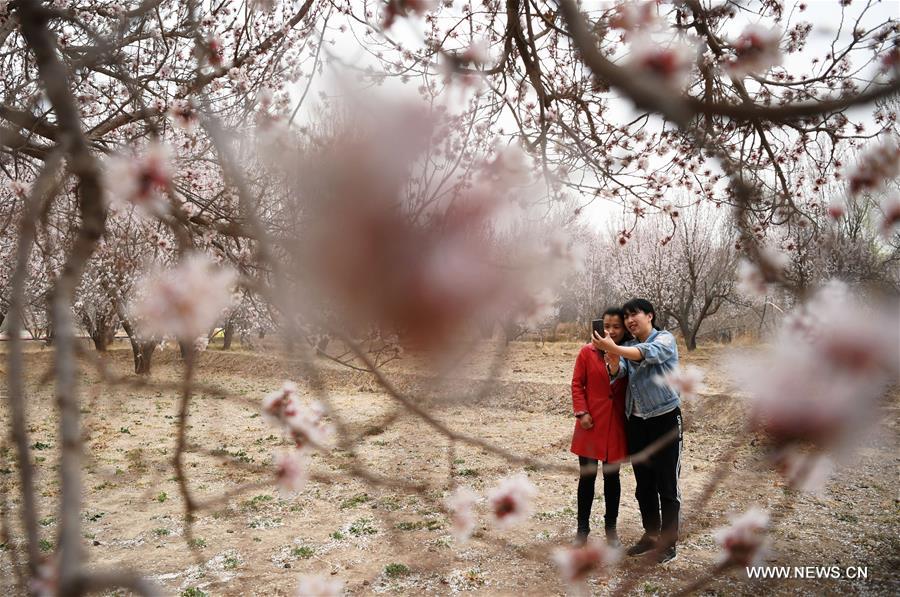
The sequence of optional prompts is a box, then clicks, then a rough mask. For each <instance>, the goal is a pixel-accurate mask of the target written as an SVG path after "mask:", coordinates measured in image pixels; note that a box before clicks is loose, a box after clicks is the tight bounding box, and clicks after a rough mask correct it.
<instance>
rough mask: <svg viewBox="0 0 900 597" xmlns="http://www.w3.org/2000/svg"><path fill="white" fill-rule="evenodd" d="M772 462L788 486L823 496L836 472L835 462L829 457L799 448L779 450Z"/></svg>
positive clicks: (790, 447) (791, 447)
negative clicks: (829, 480)
mask: <svg viewBox="0 0 900 597" xmlns="http://www.w3.org/2000/svg"><path fill="white" fill-rule="evenodd" d="M772 460H773V462H774V464H775V469H776V470H777V471H778V472H779V473H781V476H782V477H784V479H785V481H786V482H787V484H788V486H789V487H791V488H792V489H796V490H797V491H805V492H808V493H815V494H821V493H822V491H823V490H824V489H825V483H826V482H827V481H828V478H829V477H830V476H831V474H832V473H833V472H834V461H833V460H832V459H831V458H829V457H828V456H827V455H825V454H818V453H815V454H814V453H809V452H805V451H802V450H801V449H799V448H798V447H797V446H788V447H786V448H783V449H781V450H779V451H778V452H776V453H775V454H774V456H773V458H772Z"/></svg>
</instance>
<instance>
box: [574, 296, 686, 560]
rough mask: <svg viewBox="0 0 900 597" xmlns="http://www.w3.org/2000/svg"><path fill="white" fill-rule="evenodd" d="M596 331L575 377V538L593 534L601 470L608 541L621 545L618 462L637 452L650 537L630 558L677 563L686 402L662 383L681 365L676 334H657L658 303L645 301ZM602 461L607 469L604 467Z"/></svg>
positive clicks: (613, 313)
mask: <svg viewBox="0 0 900 597" xmlns="http://www.w3.org/2000/svg"><path fill="white" fill-rule="evenodd" d="M601 321H602V325H601ZM592 328H593V329H592V339H591V343H590V344H587V345H585V346H584V347H583V348H582V349H581V351H580V353H579V354H578V358H577V360H576V361H575V371H574V372H573V374H572V406H573V408H574V412H575V417H576V423H575V432H574V435H573V436H572V452H573V453H574V454H576V455H577V456H578V463H579V468H580V476H579V479H578V532H577V535H576V541H577V542H578V543H579V544H583V543H584V542H585V541H586V540H587V537H588V534H589V533H590V531H591V527H590V518H591V505H592V503H593V501H594V483H595V481H596V479H597V471H598V468H600V470H601V472H602V474H603V498H604V502H605V505H606V512H605V514H604V526H605V530H606V541H607V542H608V543H609V544H610V545H611V546H613V547H618V546H619V539H618V535H617V534H616V519H617V518H618V513H619V497H620V494H621V485H620V483H619V464H618V463H620V462H621V461H623V460H625V459H626V457H628V456H629V455H630V456H631V457H632V458H634V459H635V462H632V468H633V469H634V478H635V482H636V486H637V488H636V489H635V497H636V498H637V501H638V507H639V509H640V512H641V522H642V523H643V527H644V534H643V536H641V538H640V540H639V541H638V542H637V543H635V544H634V545H632V546H631V547H629V548H628V549H627V550H626V553H627V554H628V555H630V556H638V555H641V554H651V555H652V557H655V558H656V560H657V562H659V563H660V564H663V563H666V562H669V561H671V560H672V559H674V558H675V543H676V541H677V539H678V518H679V508H680V506H681V492H680V490H679V488H678V476H679V474H680V472H681V443H682V441H681V409H680V398H679V396H678V393H677V392H676V391H675V390H673V389H671V388H670V387H669V386H667V385H665V384H660V383H659V382H658V379H659V378H660V377H662V376H663V375H664V374H666V373H669V372H670V371H672V370H673V369H674V368H676V367H677V365H678V348H677V347H676V345H675V337H674V336H673V335H672V334H671V333H670V332H667V331H665V330H659V329H657V327H656V313H655V311H654V310H653V305H652V304H651V303H650V302H649V301H647V300H645V299H632V300H630V301H628V302H627V303H625V304H624V305H623V306H622V308H611V309H607V310H606V312H604V313H603V319H602V320H595V322H594V323H593V325H592ZM651 446H652V447H651ZM648 447H650V449H649V450H648ZM645 450H646V452H644V454H641V453H642V452H643V451H645ZM647 454H649V456H646V455H647ZM636 455H637V458H635V456H636ZM644 456H646V457H644ZM598 462H599V463H602V464H603V465H605V466H602V467H598Z"/></svg>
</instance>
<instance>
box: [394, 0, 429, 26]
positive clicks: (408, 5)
mask: <svg viewBox="0 0 900 597" xmlns="http://www.w3.org/2000/svg"><path fill="white" fill-rule="evenodd" d="M435 4H436V2H435V0H388V3H387V6H386V7H385V9H384V28H385V29H390V27H391V25H393V24H394V21H395V20H396V19H397V17H398V16H402V17H407V16H409V15H410V14H414V15H416V16H421V15H423V14H425V13H426V12H428V11H429V10H433V9H434V8H435Z"/></svg>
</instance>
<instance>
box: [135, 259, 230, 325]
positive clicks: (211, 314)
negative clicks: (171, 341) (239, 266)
mask: <svg viewBox="0 0 900 597" xmlns="http://www.w3.org/2000/svg"><path fill="white" fill-rule="evenodd" d="M236 278H237V275H236V274H235V272H234V270H232V269H230V268H226V267H217V266H215V265H214V264H213V263H212V261H210V259H209V258H208V257H206V256H205V255H203V254H200V253H192V254H190V255H188V256H187V257H185V258H184V259H182V261H181V262H180V263H179V264H178V265H176V266H175V267H174V268H172V269H169V270H157V271H155V272H153V273H151V274H149V275H147V276H145V277H144V278H143V279H142V280H140V281H139V282H138V285H137V291H136V293H135V294H136V299H135V300H134V302H133V304H132V306H131V312H132V315H133V316H134V317H135V319H136V320H137V321H138V322H139V326H138V327H139V329H140V330H141V333H142V334H147V335H149V336H177V337H179V338H182V339H185V340H188V341H192V340H193V339H194V338H196V337H198V336H200V335H204V334H206V333H207V332H208V331H209V329H210V328H212V326H213V324H215V322H216V320H217V319H218V318H219V317H220V316H221V314H222V312H223V311H224V310H225V309H227V308H228V307H229V306H230V305H231V302H232V298H233V297H232V292H231V291H232V288H233V286H234V284H235V281H236Z"/></svg>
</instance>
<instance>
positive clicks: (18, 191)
mask: <svg viewBox="0 0 900 597" xmlns="http://www.w3.org/2000/svg"><path fill="white" fill-rule="evenodd" d="M7 188H8V189H9V190H10V192H12V194H13V195H15V196H17V197H19V198H20V199H23V198H25V197H26V196H27V195H28V193H29V192H30V191H31V183H28V182H23V181H21V180H11V181H9V183H7Z"/></svg>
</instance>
